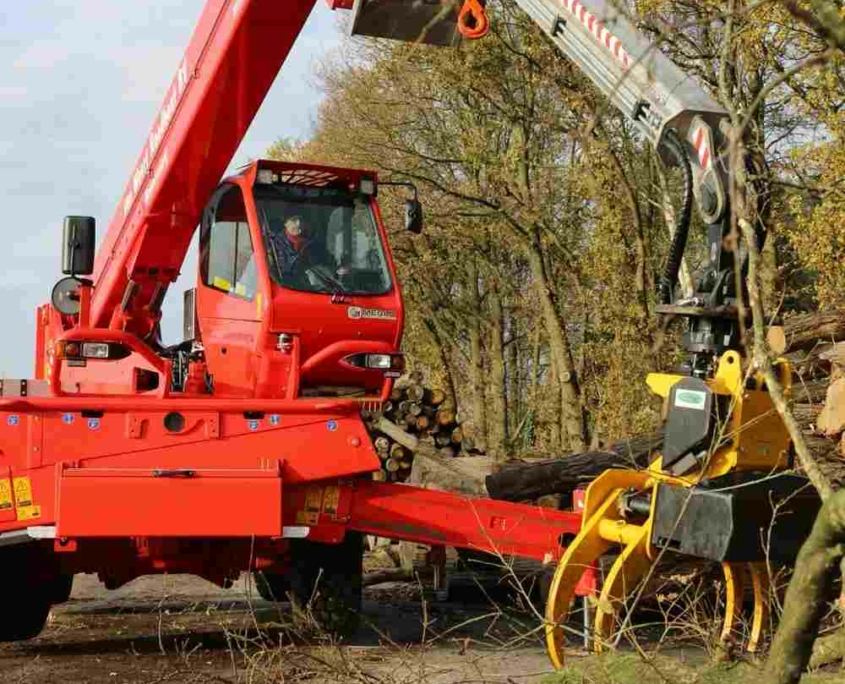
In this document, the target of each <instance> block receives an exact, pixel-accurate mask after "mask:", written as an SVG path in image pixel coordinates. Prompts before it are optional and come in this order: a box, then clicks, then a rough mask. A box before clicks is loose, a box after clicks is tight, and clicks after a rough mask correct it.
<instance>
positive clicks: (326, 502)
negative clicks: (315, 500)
mask: <svg viewBox="0 0 845 684" xmlns="http://www.w3.org/2000/svg"><path fill="white" fill-rule="evenodd" d="M339 504H340V487H326V493H325V494H324V495H323V513H325V514H326V515H331V516H332V517H336V516H337V507H338V505H339Z"/></svg>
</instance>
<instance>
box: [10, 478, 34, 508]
mask: <svg viewBox="0 0 845 684" xmlns="http://www.w3.org/2000/svg"><path fill="white" fill-rule="evenodd" d="M14 487H15V503H16V504H17V507H18V508H23V507H25V506H32V482H30V480H29V478H28V477H16V478H15V479H14Z"/></svg>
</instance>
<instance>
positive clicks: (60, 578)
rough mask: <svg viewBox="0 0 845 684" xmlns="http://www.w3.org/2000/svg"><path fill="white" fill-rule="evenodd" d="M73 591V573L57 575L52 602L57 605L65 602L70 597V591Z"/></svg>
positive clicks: (51, 597)
mask: <svg viewBox="0 0 845 684" xmlns="http://www.w3.org/2000/svg"><path fill="white" fill-rule="evenodd" d="M72 591H73V575H68V574H61V575H56V577H55V579H54V580H53V582H52V591H51V595H50V603H52V604H53V605H56V604H57V603H65V602H66V601H68V600H69V599H70V593H71V592H72Z"/></svg>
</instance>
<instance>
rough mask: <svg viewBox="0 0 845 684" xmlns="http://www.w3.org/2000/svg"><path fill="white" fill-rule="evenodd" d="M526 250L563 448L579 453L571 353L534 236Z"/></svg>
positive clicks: (580, 421) (580, 422)
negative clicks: (556, 389)
mask: <svg viewBox="0 0 845 684" xmlns="http://www.w3.org/2000/svg"><path fill="white" fill-rule="evenodd" d="M526 251H527V256H528V263H529V266H530V268H531V275H532V277H533V278H534V282H535V286H536V288H537V295H538V297H539V300H540V308H541V313H542V315H543V322H544V324H545V327H546V333H547V334H548V336H549V344H550V346H551V349H552V359H553V361H554V364H555V368H556V370H557V377H558V381H559V382H560V396H561V424H562V426H563V434H564V435H565V436H566V441H567V443H566V444H565V445H563V446H564V448H565V449H567V450H569V451H583V450H584V449H585V446H586V444H585V430H584V418H583V415H582V410H581V390H580V387H579V386H578V378H577V377H576V374H575V365H574V363H573V361H572V350H571V349H570V346H569V338H568V336H567V334H566V327H565V322H564V321H563V319H562V318H561V316H560V315H559V314H558V310H557V303H556V301H555V296H554V289H553V288H552V285H551V283H550V282H549V280H548V277H547V274H546V269H545V268H544V266H543V252H542V248H541V246H540V241H539V237H538V236H536V235H535V238H534V240H533V241H532V242H531V244H530V245H527V246H526Z"/></svg>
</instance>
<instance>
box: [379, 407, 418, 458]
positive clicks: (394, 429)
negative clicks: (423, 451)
mask: <svg viewBox="0 0 845 684" xmlns="http://www.w3.org/2000/svg"><path fill="white" fill-rule="evenodd" d="M376 430H378V431H379V432H383V433H384V434H385V435H387V436H388V437H390V439H392V440H393V441H394V442H399V444H401V445H402V446H403V447H405V448H406V449H410V450H411V451H416V450H417V449H418V448H419V446H420V440H418V439H417V438H416V437H414V436H413V435H409V434H408V433H407V432H405V431H404V430H403V429H402V428H400V427H399V426H398V425H396V424H394V423H391V422H390V421H389V420H388V419H387V418H385V417H384V416H382V417H381V418H379V420H378V422H377V423H376Z"/></svg>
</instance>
